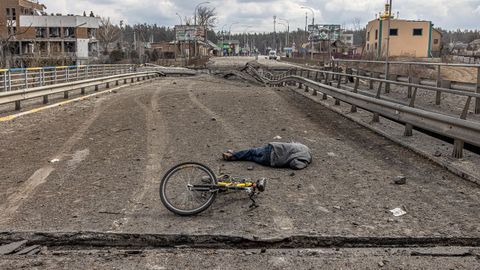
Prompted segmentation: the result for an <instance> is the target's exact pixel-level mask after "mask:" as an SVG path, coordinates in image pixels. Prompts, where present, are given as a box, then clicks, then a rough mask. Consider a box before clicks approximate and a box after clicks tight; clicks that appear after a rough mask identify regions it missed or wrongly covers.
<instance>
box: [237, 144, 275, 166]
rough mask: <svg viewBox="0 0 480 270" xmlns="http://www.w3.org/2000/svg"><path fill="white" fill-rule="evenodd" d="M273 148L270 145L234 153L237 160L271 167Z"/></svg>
mask: <svg viewBox="0 0 480 270" xmlns="http://www.w3.org/2000/svg"><path fill="white" fill-rule="evenodd" d="M271 153H272V146H271V145H270V144H267V145H264V146H262V147H258V148H250V149H246V150H242V151H238V152H235V153H233V157H234V158H235V159H236V160H245V161H253V162H256V163H258V164H262V165H265V166H270V155H271Z"/></svg>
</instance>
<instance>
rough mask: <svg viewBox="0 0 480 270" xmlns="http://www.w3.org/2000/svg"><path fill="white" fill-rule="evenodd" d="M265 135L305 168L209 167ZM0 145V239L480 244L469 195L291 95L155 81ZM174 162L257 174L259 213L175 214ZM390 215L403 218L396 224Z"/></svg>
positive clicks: (33, 121)
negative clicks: (170, 202)
mask: <svg viewBox="0 0 480 270" xmlns="http://www.w3.org/2000/svg"><path fill="white" fill-rule="evenodd" d="M276 136H280V137H282V139H281V141H287V142H288V141H297V142H301V143H304V144H306V145H308V146H309V147H310V148H311V150H312V153H313V157H314V162H313V164H312V165H311V166H310V167H309V168H307V169H305V170H302V171H295V172H293V173H292V171H291V170H288V169H273V168H267V167H263V166H258V165H254V169H253V170H247V167H248V166H250V165H252V164H251V163H245V162H236V163H235V162H234V163H228V162H224V161H222V160H221V159H220V158H221V155H220V154H221V153H222V152H223V151H225V150H226V149H229V148H233V149H241V148H246V147H251V146H260V145H262V144H265V143H268V142H270V141H274V139H273V138H274V137H276ZM0 138H1V139H0V172H1V175H0V176H1V178H0V179H1V181H0V210H1V211H0V231H38V232H42V231H50V232H52V231H53V232H55V231H67V232H69V231H101V232H119V233H126V232H127V233H128V232H132V233H161V234H187V235H194V234H212V235H239V236H249V237H250V236H251V237H260V238H269V237H278V236H288V235H303V234H304V235H322V236H352V237H399V238H402V237H405V238H421V237H467V238H469V237H472V238H478V237H480V228H479V227H478V224H479V222H480V210H479V209H480V207H479V206H480V200H479V199H480V192H479V189H478V186H476V185H474V184H471V183H468V182H466V181H464V180H462V179H460V178H459V177H456V176H454V175H453V174H451V173H448V172H447V171H445V170H443V169H442V168H441V167H439V166H437V165H435V164H433V163H431V162H429V161H427V160H425V159H423V158H421V157H419V156H418V155H416V154H414V153H412V152H410V151H408V150H405V149H404V148H402V147H400V146H398V145H396V144H395V143H393V142H391V141H389V140H387V139H385V138H383V137H381V136H378V135H376V134H374V133H373V132H371V131H368V130H366V129H364V128H363V127H361V126H359V125H357V124H354V123H353V122H351V121H349V120H347V119H345V118H343V117H341V116H339V115H338V114H336V113H334V112H332V111H330V110H328V109H326V108H324V107H322V106H320V105H318V104H316V103H314V102H312V101H309V100H307V99H304V98H298V97H297V96H295V95H292V94H290V92H289V91H276V90H274V89H270V88H263V87H257V86H252V85H248V84H245V83H242V82H235V81H227V80H223V79H219V78H216V77H213V76H210V75H201V76H197V77H193V78H162V79H158V80H156V81H154V82H153V83H147V84H143V85H141V86H137V87H132V88H130V89H123V90H121V91H119V92H118V93H111V94H108V95H103V96H100V97H98V98H94V99H89V100H86V101H82V102H78V103H74V104H70V105H68V106H65V107H58V108H54V109H50V110H47V111H43V112H40V113H37V114H32V115H28V116H25V117H21V118H18V119H16V120H15V121H12V122H6V123H0ZM53 159H58V160H59V161H58V162H55V163H49V161H52V160H53ZM183 161H198V162H201V163H204V164H206V165H208V166H209V167H210V168H212V169H213V170H214V171H215V172H217V173H218V172H220V171H222V172H223V173H230V174H233V175H239V176H246V177H252V178H254V179H256V178H259V177H267V178H268V179H269V182H268V188H267V191H266V192H265V193H263V194H261V196H260V198H259V200H258V202H259V204H260V207H259V208H257V209H254V210H250V209H249V208H248V206H249V201H248V198H247V196H246V194H244V193H231V194H225V195H221V196H219V197H218V198H217V200H216V201H215V203H214V204H213V205H212V207H211V208H210V209H208V210H207V211H205V212H204V213H202V214H200V215H198V216H194V217H178V216H175V215H173V214H172V213H170V212H169V211H168V210H166V209H165V208H164V207H163V205H162V204H161V203H160V199H159V196H158V186H159V182H160V179H161V177H162V175H163V173H164V172H165V171H166V170H168V169H169V168H170V167H171V166H173V165H175V164H177V163H180V162H183ZM398 175H404V176H406V177H407V184H406V185H403V186H399V185H395V184H393V183H392V182H393V179H394V178H395V177H396V176H398ZM397 207H403V208H404V209H405V210H406V212H407V214H406V215H404V216H401V217H394V216H393V215H392V213H391V212H390V211H389V210H391V209H393V208H397ZM182 256H183V255H182ZM232 256H234V255H232ZM142 260H143V259H142ZM294 260H295V259H294ZM315 260H316V259H315ZM322 260H323V259H320V261H318V262H316V261H315V262H313V263H320V262H321V261H322ZM422 260H423V258H422ZM455 260H457V259H452V263H456V261H455ZM458 260H460V261H461V262H462V263H467V265H468V263H470V261H467V260H466V259H465V260H463V261H462V259H460V258H458ZM359 261H360V259H359ZM2 263H4V262H2ZM52 263H53V264H52V265H55V263H57V262H55V259H53V261H52ZM349 263H350V262H349ZM376 263H377V264H378V262H376ZM71 265H72V266H73V268H75V267H74V266H75V265H77V264H75V262H72V264H71ZM313 265H314V264H313ZM420 265H421V264H420ZM100 266H101V265H100ZM367 266H368V264H367ZM367 266H366V267H365V268H368V267H367ZM427 266H428V265H427ZM61 267H62V266H61V265H60V266H59V268H61ZM345 267H346V268H348V266H345ZM66 268H68V267H66ZM307 268H308V267H307ZM419 268H422V267H419ZM425 268H429V267H425ZM453 268H456V267H453ZM467 268H468V267H467ZM152 269H154V268H152ZM157 269H163V268H157ZM219 269H221V267H220V268H219Z"/></svg>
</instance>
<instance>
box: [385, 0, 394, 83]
mask: <svg viewBox="0 0 480 270" xmlns="http://www.w3.org/2000/svg"><path fill="white" fill-rule="evenodd" d="M391 18H392V0H390V6H389V10H388V17H387V20H388V21H387V55H386V57H385V80H388V78H389V73H390V64H389V63H388V61H389V58H390V26H391V25H390V20H391ZM387 85H388V84H386V85H385V87H387Z"/></svg>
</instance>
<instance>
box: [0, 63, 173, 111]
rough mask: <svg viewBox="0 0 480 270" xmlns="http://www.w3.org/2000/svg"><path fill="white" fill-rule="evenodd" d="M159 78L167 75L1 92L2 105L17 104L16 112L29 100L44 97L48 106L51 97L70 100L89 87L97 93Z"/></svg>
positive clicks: (138, 75)
mask: <svg viewBox="0 0 480 270" xmlns="http://www.w3.org/2000/svg"><path fill="white" fill-rule="evenodd" d="M158 76H165V74H164V73H162V72H159V71H149V72H137V73H129V74H120V75H113V76H107V77H103V78H96V79H88V80H82V81H75V82H66V83H59V84H54V85H46V86H39V87H35V88H31V89H23V90H16V91H8V92H1V93H0V105H4V104H9V103H15V110H20V109H21V101H25V100H28V99H33V98H40V97H43V103H44V104H46V103H48V96H49V95H53V94H59V93H64V98H65V99H68V96H69V92H71V91H74V90H78V89H80V90H81V94H82V95H84V94H85V93H86V88H87V87H95V91H98V89H99V85H101V84H105V86H106V88H110V83H115V85H119V84H120V81H121V80H123V83H124V84H126V83H128V80H130V82H132V83H133V82H134V81H135V80H137V81H140V80H142V79H143V80H145V79H149V78H153V77H158Z"/></svg>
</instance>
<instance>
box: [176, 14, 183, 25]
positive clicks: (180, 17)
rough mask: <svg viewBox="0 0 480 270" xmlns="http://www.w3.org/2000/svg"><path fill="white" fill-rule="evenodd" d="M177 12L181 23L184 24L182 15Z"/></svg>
mask: <svg viewBox="0 0 480 270" xmlns="http://www.w3.org/2000/svg"><path fill="white" fill-rule="evenodd" d="M175 14H177V16H178V18H179V19H180V25H183V21H182V16H180V14H178V12H177V13H175Z"/></svg>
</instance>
